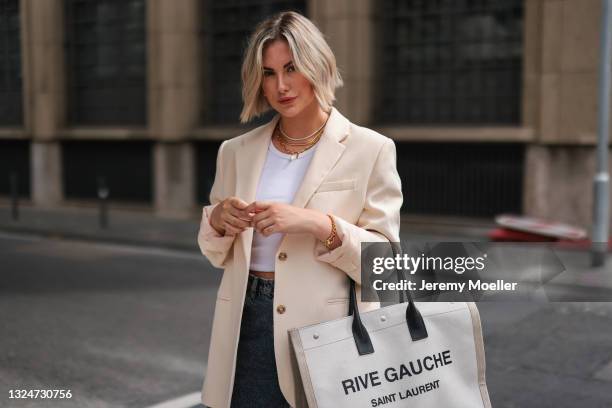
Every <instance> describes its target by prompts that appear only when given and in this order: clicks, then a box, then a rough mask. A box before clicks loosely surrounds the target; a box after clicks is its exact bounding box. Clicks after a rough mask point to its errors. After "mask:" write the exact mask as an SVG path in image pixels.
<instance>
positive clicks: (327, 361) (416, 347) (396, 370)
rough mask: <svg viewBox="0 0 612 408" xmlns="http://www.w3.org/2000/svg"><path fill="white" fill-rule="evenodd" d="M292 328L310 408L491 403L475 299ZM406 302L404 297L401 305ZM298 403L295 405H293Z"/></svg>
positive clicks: (353, 313) (352, 306)
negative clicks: (473, 300)
mask: <svg viewBox="0 0 612 408" xmlns="http://www.w3.org/2000/svg"><path fill="white" fill-rule="evenodd" d="M349 290H350V292H349V316H347V317H345V318H341V319H336V320H331V321H327V322H323V323H319V324H314V325H310V326H305V327H301V328H296V329H292V330H290V331H289V336H290V339H291V343H292V347H293V351H294V356H293V357H294V362H296V363H297V365H298V367H299V371H300V376H301V382H302V386H303V394H301V395H300V396H299V397H298V404H304V405H305V402H301V403H300V402H299V401H300V398H302V400H303V399H304V398H305V399H306V400H307V404H308V406H309V407H311V408H317V407H319V408H336V407H338V408H341V407H351V408H358V407H385V408H393V407H418V408H422V407H428V408H430V407H431V408H454V407H465V408H476V407H490V406H491V402H490V400H489V394H488V391H487V386H486V382H485V356H484V345H483V340H482V329H481V324H480V315H479V313H478V309H477V308H476V306H475V305H474V303H473V302H416V303H415V302H413V300H412V298H411V296H410V293H407V294H403V293H400V303H399V304H396V305H392V306H387V307H383V308H380V309H377V310H373V311H370V312H367V313H363V314H360V313H359V310H358V307H357V300H356V294H355V282H354V281H352V280H351V282H350V289H349ZM406 299H407V300H408V302H406ZM298 406H300V405H298Z"/></svg>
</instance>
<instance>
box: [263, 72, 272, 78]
mask: <svg viewBox="0 0 612 408" xmlns="http://www.w3.org/2000/svg"><path fill="white" fill-rule="evenodd" d="M270 75H274V72H272V71H264V72H263V76H265V77H268V76H270Z"/></svg>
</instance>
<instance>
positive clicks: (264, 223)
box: [255, 218, 274, 232]
mask: <svg viewBox="0 0 612 408" xmlns="http://www.w3.org/2000/svg"><path fill="white" fill-rule="evenodd" d="M271 225H274V221H273V220H272V219H270V218H266V219H265V220H261V221H259V222H258V223H257V224H255V229H256V230H257V231H259V232H262V231H263V230H264V229H266V228H267V227H269V226H271Z"/></svg>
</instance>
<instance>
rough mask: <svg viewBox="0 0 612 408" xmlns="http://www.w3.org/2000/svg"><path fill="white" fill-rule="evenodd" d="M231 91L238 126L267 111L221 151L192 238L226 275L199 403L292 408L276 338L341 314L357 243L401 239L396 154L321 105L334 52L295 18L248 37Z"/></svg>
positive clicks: (329, 94) (330, 84)
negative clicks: (239, 84) (238, 81)
mask: <svg viewBox="0 0 612 408" xmlns="http://www.w3.org/2000/svg"><path fill="white" fill-rule="evenodd" d="M242 81H243V92H242V96H243V102H244V108H243V111H242V114H241V117H240V119H241V121H242V122H247V121H249V120H250V119H251V118H253V117H255V116H257V115H259V114H261V113H263V112H265V111H267V110H269V109H270V108H271V109H274V110H275V111H276V112H277V113H278V115H276V117H275V118H274V119H273V120H272V121H271V122H269V123H268V124H266V125H264V126H261V127H258V128H256V129H254V130H252V131H250V132H248V133H246V134H244V135H241V136H239V137H236V138H233V139H231V140H227V141H225V142H223V143H222V144H221V147H220V148H219V153H218V157H217V170H216V176H215V181H214V184H213V187H212V191H211V194H210V202H211V203H212V204H211V205H209V206H207V207H204V209H203V216H202V222H201V226H200V232H199V234H198V243H199V245H200V248H201V250H202V253H203V254H204V255H205V256H206V257H207V258H208V259H209V260H210V262H211V263H212V264H213V265H214V266H216V267H219V268H223V269H224V273H223V279H222V281H221V286H220V288H219V291H218V294H217V301H216V306H215V316H214V321H213V328H212V337H211V343H210V351H209V359H208V368H207V374H206V378H205V381H204V387H203V393H202V402H203V403H204V404H205V405H208V406H212V407H228V406H230V404H231V406H232V407H247V406H248V407H281V406H289V405H291V406H296V405H299V404H300V402H299V397H300V393H299V391H300V385H299V381H300V378H299V372H298V370H297V367H296V366H295V365H294V363H293V361H292V359H291V351H290V344H289V337H288V334H287V331H288V330H289V329H291V328H294V327H300V326H305V325H309V324H314V323H318V322H321V321H325V320H330V319H335V318H340V317H343V316H346V315H347V311H348V287H349V280H348V279H347V275H348V276H349V277H350V278H351V279H353V280H355V282H356V283H357V284H358V285H357V288H358V296H359V293H360V286H359V284H360V283H361V277H360V243H361V242H371V241H399V209H400V207H401V204H402V193H401V183H400V179H399V176H398V174H397V170H396V165H395V162H396V157H395V145H394V143H393V142H392V141H391V140H390V139H388V138H386V137H384V136H382V135H380V134H378V133H376V132H374V131H372V130H370V129H366V128H363V127H359V126H357V125H354V124H352V123H351V122H349V121H348V120H347V119H346V118H345V117H343V116H342V115H341V114H340V113H339V112H338V110H336V109H335V108H333V107H332V103H333V101H334V92H335V89H336V88H337V87H339V86H341V85H342V80H341V78H340V75H339V73H338V71H337V68H336V61H335V58H334V55H333V53H332V51H331V49H330V48H329V46H328V45H327V43H326V42H325V40H324V38H323V35H322V34H321V33H320V31H319V30H318V29H317V28H316V27H315V26H314V25H313V24H312V23H311V22H310V21H309V20H308V19H306V18H305V17H303V16H301V15H299V14H297V13H294V12H284V13H280V14H278V15H276V16H274V17H272V18H270V19H268V20H266V21H264V22H262V23H261V24H260V25H259V26H258V27H257V28H256V30H255V32H254V33H253V34H252V36H251V39H250V42H249V45H248V48H247V50H246V53H245V58H244V62H243V66H242ZM376 307H378V304H376V303H366V304H363V305H361V304H360V310H364V311H366V310H371V309H373V308H376Z"/></svg>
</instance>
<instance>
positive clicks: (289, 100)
mask: <svg viewBox="0 0 612 408" xmlns="http://www.w3.org/2000/svg"><path fill="white" fill-rule="evenodd" d="M295 98H297V96H294V97H292V98H281V99H279V100H278V103H283V104H285V103H290V102H293V100H295Z"/></svg>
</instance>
